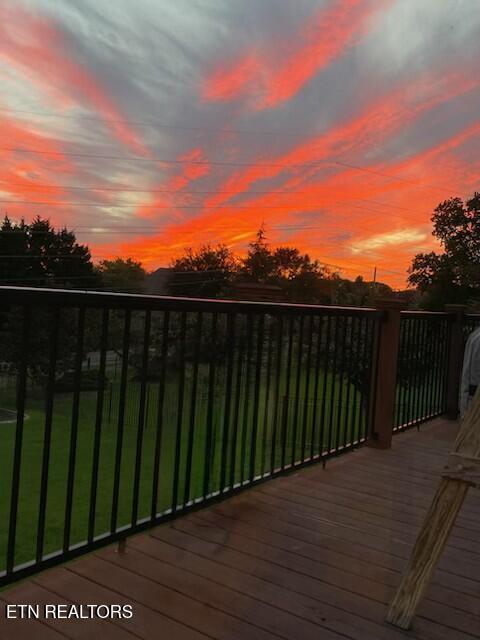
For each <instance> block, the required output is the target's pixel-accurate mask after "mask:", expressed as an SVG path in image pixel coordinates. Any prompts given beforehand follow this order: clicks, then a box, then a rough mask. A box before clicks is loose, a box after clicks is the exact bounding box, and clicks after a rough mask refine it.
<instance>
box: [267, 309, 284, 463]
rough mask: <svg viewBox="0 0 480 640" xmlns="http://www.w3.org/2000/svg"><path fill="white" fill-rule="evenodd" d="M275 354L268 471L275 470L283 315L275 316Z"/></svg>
mask: <svg viewBox="0 0 480 640" xmlns="http://www.w3.org/2000/svg"><path fill="white" fill-rule="evenodd" d="M276 325H277V355H276V359H275V369H276V375H275V400H274V402H275V404H274V409H273V424H272V441H271V449H270V473H271V474H272V473H273V472H274V471H275V458H276V453H277V424H278V408H279V405H280V387H281V380H282V353H283V317H282V316H278V317H277V323H276Z"/></svg>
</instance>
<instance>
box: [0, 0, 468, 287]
mask: <svg viewBox="0 0 480 640" xmlns="http://www.w3.org/2000/svg"><path fill="white" fill-rule="evenodd" d="M479 29H480V3H479V0H442V1H440V0H136V1H133V0H79V1H77V2H71V1H67V0H63V1H61V0H24V1H23V2H22V1H21V0H0V78H1V91H0V158H1V167H2V172H1V175H0V202H1V207H2V210H3V211H4V212H7V213H8V214H9V215H10V217H12V218H15V219H17V218H20V217H22V216H24V217H25V218H27V219H30V218H31V217H33V215H35V214H40V215H42V216H47V217H49V218H50V219H51V221H52V223H53V224H55V225H56V226H58V225H64V224H65V225H67V226H68V227H70V228H73V229H74V230H75V231H76V233H77V237H78V238H79V239H80V240H81V241H83V242H87V243H88V244H89V245H90V247H91V249H92V253H93V256H94V258H95V260H100V259H103V258H107V257H114V256H117V255H120V256H122V257H126V256H132V257H134V258H136V259H138V260H141V261H142V262H143V264H144V266H145V267H146V268H147V269H153V268H155V267H157V266H164V265H167V264H168V263H169V261H170V260H171V258H172V257H175V256H178V255H180V254H181V253H182V251H183V249H184V248H185V247H188V246H193V247H195V246H198V245H199V244H200V243H205V242H211V243H217V242H222V243H225V244H227V245H229V246H231V247H232V249H234V250H235V251H236V252H238V253H242V252H245V249H246V247H247V245H248V242H250V241H251V240H252V238H253V237H254V235H255V232H256V230H257V229H258V227H259V226H260V225H261V224H262V223H264V224H265V228H266V231H267V237H268V239H269V241H270V242H271V243H272V244H274V245H279V244H289V245H294V246H298V247H299V248H300V249H302V250H303V251H306V252H308V253H309V254H310V255H311V257H314V258H318V259H319V260H321V261H322V262H325V263H329V264H332V265H336V266H338V267H340V268H341V269H342V271H341V273H342V274H343V275H344V276H346V277H355V276H356V275H357V274H362V275H363V276H365V277H367V278H371V277H372V272H373V268H374V266H375V265H377V267H378V278H379V279H380V280H382V281H384V282H389V283H391V284H393V285H394V286H397V287H402V286H404V285H405V274H406V269H407V267H408V265H409V264H410V262H411V259H412V256H413V255H414V254H415V253H416V252H419V251H427V250H431V249H433V248H435V246H436V245H435V243H434V241H433V239H432V236H431V222H430V216H431V213H432V210H433V208H434V207H435V206H436V205H437V204H438V203H439V202H440V201H442V200H445V199H447V198H449V197H451V196H455V195H458V196H460V197H466V196H468V195H471V194H473V192H474V190H475V189H477V190H478V189H479V187H480V181H479V180H478V172H479V169H480V157H479V153H478V151H479V142H480V73H479V68H480V65H479V63H480V38H479Z"/></svg>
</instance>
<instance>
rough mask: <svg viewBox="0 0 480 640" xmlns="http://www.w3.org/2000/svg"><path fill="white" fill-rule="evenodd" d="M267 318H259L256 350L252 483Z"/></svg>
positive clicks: (251, 452) (251, 453) (251, 448)
mask: <svg viewBox="0 0 480 640" xmlns="http://www.w3.org/2000/svg"><path fill="white" fill-rule="evenodd" d="M264 322H265V318H264V316H263V315H261V316H260V317H259V318H258V327H257V349H256V358H257V362H256V366H255V391H254V398H253V417H252V422H253V424H252V435H251V441H250V482H252V481H253V479H254V477H255V464H256V457H257V436H258V412H259V406H260V385H261V375H262V365H263V332H264Z"/></svg>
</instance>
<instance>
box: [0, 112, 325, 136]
mask: <svg viewBox="0 0 480 640" xmlns="http://www.w3.org/2000/svg"><path fill="white" fill-rule="evenodd" d="M0 111H2V112H6V113H24V114H26V115H36V116H41V117H48V118H62V119H67V120H79V119H81V120H93V121H96V122H102V123H104V124H105V123H110V124H131V125H134V126H140V127H153V128H159V129H174V130H175V129H178V130H185V131H205V132H208V133H235V134H237V133H238V134H242V135H243V134H245V135H252V136H258V135H261V136H282V137H288V138H290V137H291V138H298V137H299V136H312V135H318V133H316V132H313V131H309V132H308V131H298V132H289V133H285V132H284V131H266V130H262V131H254V130H253V129H220V128H213V127H195V126H192V125H176V124H175V125H173V124H166V123H162V122H158V121H155V122H153V121H152V122H145V121H139V120H122V119H111V118H100V117H98V116H89V115H82V114H78V115H68V114H63V113H52V112H47V111H43V112H41V111H33V110H27V109H9V108H7V107H1V108H0Z"/></svg>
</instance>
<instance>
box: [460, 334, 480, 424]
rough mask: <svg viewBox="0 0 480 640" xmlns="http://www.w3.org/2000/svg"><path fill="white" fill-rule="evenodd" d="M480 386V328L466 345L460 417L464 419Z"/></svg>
mask: <svg viewBox="0 0 480 640" xmlns="http://www.w3.org/2000/svg"><path fill="white" fill-rule="evenodd" d="M479 384H480V327H479V328H478V329H475V331H473V332H472V333H471V334H470V335H469V337H468V340H467V344H466V345H465V354H464V356H463V369H462V380H461V383H460V416H461V417H462V418H463V416H464V415H465V411H466V410H467V408H468V405H469V404H470V402H471V400H472V398H473V395H474V393H475V389H476V388H477V386H478V385H479Z"/></svg>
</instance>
